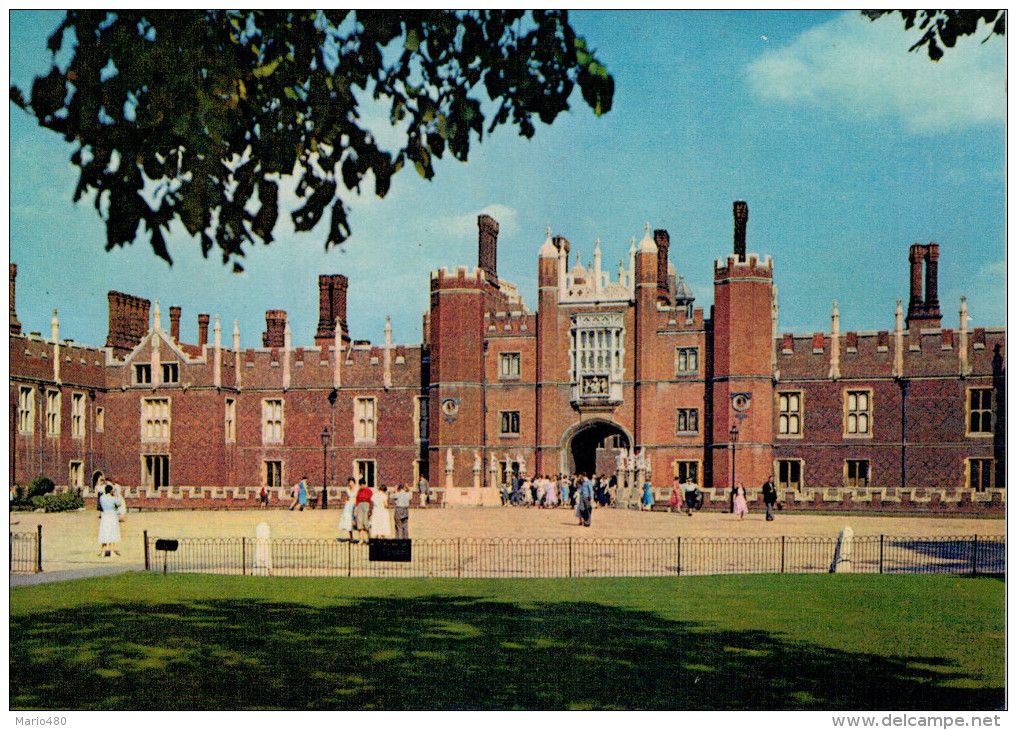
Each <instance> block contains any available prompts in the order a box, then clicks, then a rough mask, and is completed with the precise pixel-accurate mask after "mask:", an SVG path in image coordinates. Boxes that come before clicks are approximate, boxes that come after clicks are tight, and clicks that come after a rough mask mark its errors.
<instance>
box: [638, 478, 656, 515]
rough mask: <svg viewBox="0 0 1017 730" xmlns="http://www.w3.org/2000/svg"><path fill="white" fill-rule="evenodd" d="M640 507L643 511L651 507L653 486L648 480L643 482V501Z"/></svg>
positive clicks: (647, 510)
mask: <svg viewBox="0 0 1017 730" xmlns="http://www.w3.org/2000/svg"><path fill="white" fill-rule="evenodd" d="M640 509H641V510H643V511H644V512H649V511H650V510H652V509H653V486H652V485H651V484H650V482H649V480H647V481H646V482H644V483H643V503H642V505H641V506H640Z"/></svg>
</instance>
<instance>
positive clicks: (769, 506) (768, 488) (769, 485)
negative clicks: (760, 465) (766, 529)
mask: <svg viewBox="0 0 1017 730" xmlns="http://www.w3.org/2000/svg"><path fill="white" fill-rule="evenodd" d="M763 504H765V505H766V521H767V522H772V521H773V505H775V504H777V487H775V486H773V474H771V475H770V476H769V478H768V479H767V480H766V481H765V482H763Z"/></svg>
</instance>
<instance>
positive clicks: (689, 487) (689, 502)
mask: <svg viewBox="0 0 1017 730" xmlns="http://www.w3.org/2000/svg"><path fill="white" fill-rule="evenodd" d="M697 489H698V487H697V485H696V483H695V482H694V481H692V480H691V479H686V480H685V484H683V485H682V490H683V491H684V492H685V514H687V515H688V516H689V517H691V516H692V507H693V506H696V507H697V508H698V506H699V498H698V496H697V495H696V490H697Z"/></svg>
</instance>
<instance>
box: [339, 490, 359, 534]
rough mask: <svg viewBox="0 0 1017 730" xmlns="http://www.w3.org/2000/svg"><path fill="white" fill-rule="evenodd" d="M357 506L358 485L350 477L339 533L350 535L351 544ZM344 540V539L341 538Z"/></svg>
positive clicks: (340, 518)
mask: <svg viewBox="0 0 1017 730" xmlns="http://www.w3.org/2000/svg"><path fill="white" fill-rule="evenodd" d="M356 506H357V483H356V482H355V481H354V480H353V477H350V480H349V481H348V482H347V483H346V504H345V505H343V513H342V515H341V516H340V517H339V532H346V533H349V538H347V539H348V540H349V541H350V542H353V529H354V528H353V509H354V508H355V507H356ZM339 539H340V540H342V538H339Z"/></svg>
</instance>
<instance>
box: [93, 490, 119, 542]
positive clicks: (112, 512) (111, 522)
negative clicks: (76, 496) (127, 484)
mask: <svg viewBox="0 0 1017 730" xmlns="http://www.w3.org/2000/svg"><path fill="white" fill-rule="evenodd" d="M105 481H106V480H105V479H103V480H102V482H103V483H105ZM105 488H106V491H105V493H104V494H101V495H99V509H100V510H101V511H102V516H100V517H99V538H98V542H99V545H100V546H101V547H100V548H99V555H100V557H107V558H108V557H109V552H110V549H111V548H113V546H114V545H116V544H117V543H118V542H120V520H119V518H118V516H117V506H118V505H119V504H120V503H119V502H118V501H117V499H116V498H115V497H114V496H113V486H112V485H110V484H106V485H105ZM113 552H114V553H116V554H117V555H119V554H120V551H119V550H116V549H113Z"/></svg>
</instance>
